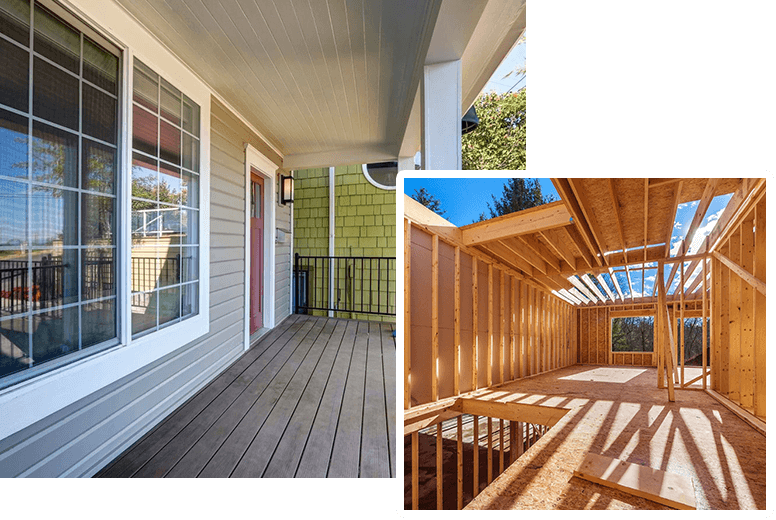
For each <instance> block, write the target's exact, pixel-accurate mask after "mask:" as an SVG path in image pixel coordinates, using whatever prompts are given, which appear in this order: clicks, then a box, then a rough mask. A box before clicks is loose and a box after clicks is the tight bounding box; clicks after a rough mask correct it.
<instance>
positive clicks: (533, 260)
mask: <svg viewBox="0 0 776 520" xmlns="http://www.w3.org/2000/svg"><path fill="white" fill-rule="evenodd" d="M495 244H496V245H493V244H491V243H489V244H485V245H482V246H480V247H482V248H484V249H488V250H493V251H509V253H511V254H512V255H513V256H515V257H517V258H519V259H521V260H523V261H525V262H528V263H529V264H530V265H531V266H532V267H533V268H535V269H536V270H537V271H539V272H540V273H542V274H545V275H546V274H547V273H548V272H549V269H548V267H547V263H546V262H545V261H544V259H543V258H542V257H541V256H539V255H538V254H536V253H535V252H534V251H533V250H531V249H529V248H526V247H523V246H522V245H517V244H512V243H509V242H503V241H499V242H495ZM501 248H504V249H501Z"/></svg>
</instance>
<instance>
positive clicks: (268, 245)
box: [243, 143, 280, 350]
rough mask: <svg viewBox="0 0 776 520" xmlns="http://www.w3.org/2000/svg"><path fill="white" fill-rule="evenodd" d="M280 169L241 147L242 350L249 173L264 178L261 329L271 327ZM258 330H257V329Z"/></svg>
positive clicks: (246, 328) (248, 306)
mask: <svg viewBox="0 0 776 520" xmlns="http://www.w3.org/2000/svg"><path fill="white" fill-rule="evenodd" d="M279 167H280V166H279V165H277V164H275V163H274V162H272V161H271V160H270V159H268V158H267V157H266V156H264V155H263V154H262V153H261V152H259V151H258V150H256V148H254V147H253V146H251V145H250V144H247V143H246V145H245V227H244V232H245V249H244V251H245V271H244V273H243V274H244V275H245V277H244V278H245V280H244V283H245V285H244V287H245V290H244V293H245V303H244V307H245V309H244V310H245V312H244V319H243V323H244V333H243V336H244V337H243V349H244V350H248V349H249V348H250V337H251V330H250V329H251V325H250V312H251V299H250V290H251V255H250V250H251V247H250V241H251V222H250V214H251V193H250V189H251V170H253V171H254V172H256V173H258V174H259V175H261V176H262V177H263V178H264V279H263V280H262V282H263V284H264V297H263V298H262V306H263V307H264V327H265V328H269V329H271V328H274V327H275V305H274V302H275V192H276V191H277V187H276V185H275V184H276V182H275V172H276V171H277V170H278V168H279ZM259 330H261V329H259Z"/></svg>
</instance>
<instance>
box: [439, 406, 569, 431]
mask: <svg viewBox="0 0 776 520" xmlns="http://www.w3.org/2000/svg"><path fill="white" fill-rule="evenodd" d="M453 409H454V410H456V411H458V412H461V413H466V414H471V415H486V416H488V417H497V418H499V419H505V420H507V421H519V422H529V423H533V424H543V425H546V426H554V425H555V424H556V423H557V422H558V421H560V420H561V419H562V418H563V416H564V415H566V413H567V412H568V409H566V408H555V407H551V406H539V405H534V404H524V403H504V402H499V401H488V400H484V399H459V400H458V401H457V402H456V404H455V406H454V407H453Z"/></svg>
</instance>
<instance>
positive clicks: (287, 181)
mask: <svg viewBox="0 0 776 520" xmlns="http://www.w3.org/2000/svg"><path fill="white" fill-rule="evenodd" d="M280 203H281V204H289V203H290V204H293V203H294V178H293V177H292V176H290V175H289V176H288V177H286V176H285V175H281V176H280Z"/></svg>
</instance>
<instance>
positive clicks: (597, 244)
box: [568, 179, 606, 263]
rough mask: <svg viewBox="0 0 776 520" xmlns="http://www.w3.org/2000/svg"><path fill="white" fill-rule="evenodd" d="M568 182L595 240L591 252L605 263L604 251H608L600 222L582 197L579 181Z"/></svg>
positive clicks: (571, 180) (569, 180)
mask: <svg viewBox="0 0 776 520" xmlns="http://www.w3.org/2000/svg"><path fill="white" fill-rule="evenodd" d="M568 182H569V186H571V190H572V191H573V193H574V197H575V198H576V201H577V204H579V208H580V209H581V210H582V214H583V215H584V217H585V223H586V224H587V228H588V230H589V231H590V236H591V237H592V238H593V242H594V247H593V248H591V251H593V253H594V254H595V255H597V257H598V258H601V260H602V261H603V262H604V263H605V262H606V259H605V257H604V251H606V249H605V248H604V244H603V242H602V240H601V229H600V228H599V222H598V221H597V220H596V219H595V218H594V215H593V212H592V209H591V208H590V207H589V206H590V204H589V201H588V200H587V199H586V198H585V197H583V196H582V188H581V186H580V184H579V180H578V179H568ZM583 236H584V235H583Z"/></svg>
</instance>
